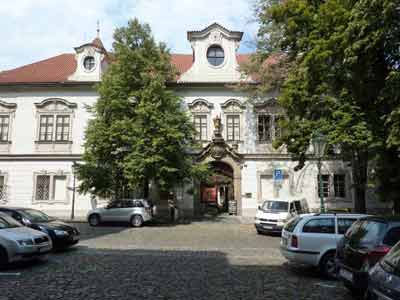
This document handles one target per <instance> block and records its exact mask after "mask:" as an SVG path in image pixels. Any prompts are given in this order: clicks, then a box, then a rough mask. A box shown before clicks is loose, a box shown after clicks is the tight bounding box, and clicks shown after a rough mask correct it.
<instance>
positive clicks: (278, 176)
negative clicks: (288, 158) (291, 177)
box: [274, 169, 283, 181]
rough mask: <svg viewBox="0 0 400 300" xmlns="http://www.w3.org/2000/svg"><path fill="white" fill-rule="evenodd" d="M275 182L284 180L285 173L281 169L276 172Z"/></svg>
mask: <svg viewBox="0 0 400 300" xmlns="http://www.w3.org/2000/svg"><path fill="white" fill-rule="evenodd" d="M274 180H275V181H282V180H283V171H282V170H281V169H275V170H274Z"/></svg>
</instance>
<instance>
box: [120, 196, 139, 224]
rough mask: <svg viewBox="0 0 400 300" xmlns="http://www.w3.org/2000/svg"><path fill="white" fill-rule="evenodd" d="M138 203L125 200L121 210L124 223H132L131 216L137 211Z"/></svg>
mask: <svg viewBox="0 0 400 300" xmlns="http://www.w3.org/2000/svg"><path fill="white" fill-rule="evenodd" d="M135 206H136V201H135V200H125V201H124V202H123V203H122V208H121V210H120V212H121V214H120V218H121V221H123V222H130V220H131V215H132V212H133V210H134V209H135Z"/></svg>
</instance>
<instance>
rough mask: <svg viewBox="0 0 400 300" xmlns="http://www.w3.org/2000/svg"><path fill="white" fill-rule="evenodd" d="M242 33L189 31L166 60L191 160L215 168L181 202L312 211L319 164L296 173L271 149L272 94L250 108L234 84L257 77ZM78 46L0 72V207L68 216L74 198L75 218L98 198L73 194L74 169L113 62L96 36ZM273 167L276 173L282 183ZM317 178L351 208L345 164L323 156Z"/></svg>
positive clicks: (247, 211)
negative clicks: (268, 202)
mask: <svg viewBox="0 0 400 300" xmlns="http://www.w3.org/2000/svg"><path fill="white" fill-rule="evenodd" d="M242 35H243V33H242V32H238V31H230V30H228V29H226V28H224V27H223V26H221V25H219V24H217V23H214V24H212V25H210V26H208V27H207V28H205V29H203V30H201V31H189V32H188V33H187V39H188V42H189V43H190V44H191V47H192V49H193V53H192V54H172V56H171V60H172V63H173V64H174V65H175V66H176V67H177V69H178V70H179V71H180V76H179V78H177V79H176V81H175V82H170V83H169V87H170V88H171V89H173V90H174V91H175V92H176V93H178V94H179V95H180V96H181V97H182V99H183V102H184V109H186V110H187V111H188V113H190V115H191V118H192V119H193V123H194V125H195V128H196V130H197V136H196V138H197V139H198V141H199V142H200V143H201V145H202V146H203V147H202V148H199V149H198V152H196V153H195V158H196V160H197V161H198V162H207V163H210V165H211V166H212V168H213V169H214V171H215V174H214V176H212V178H211V180H210V181H209V182H207V183H200V184H198V186H197V184H196V186H194V187H192V188H190V187H182V188H180V189H178V191H177V192H176V197H177V202H178V207H180V208H181V209H182V212H183V213H184V214H186V215H191V214H194V213H196V212H199V211H204V209H205V208H206V207H207V206H209V205H218V206H219V207H220V209H221V210H223V211H228V212H230V213H232V214H237V215H240V216H254V215H255V212H256V209H257V207H258V205H259V204H260V203H261V201H262V200H263V199H305V200H306V201H307V203H308V206H309V208H310V209H315V210H318V209H319V198H318V184H317V165H316V162H315V161H308V162H306V165H305V166H304V167H303V168H302V169H301V170H299V171H295V170H294V167H295V166H296V164H297V163H296V162H294V161H292V159H291V157H290V155H289V154H288V153H287V152H286V151H285V148H284V147H281V148H280V149H274V148H273V147H272V142H273V140H274V139H275V138H276V137H279V135H280V134H281V132H280V128H279V126H278V122H277V121H278V120H279V118H282V117H284V112H283V111H282V109H281V108H280V107H279V106H278V105H277V103H276V99H275V97H276V95H274V94H270V95H266V96H265V99H264V101H262V102H257V104H251V102H249V101H248V95H247V94H246V93H245V92H243V91H238V90H236V89H234V88H233V87H232V85H234V84H236V83H238V82H240V81H242V80H245V81H253V80H252V78H243V75H242V74H241V73H240V71H239V66H240V64H241V63H243V62H245V61H247V59H248V58H249V55H244V54H237V49H238V47H239V45H240V42H241V39H242ZM74 50H75V51H74V53H69V54H61V55H57V56H54V57H51V58H49V59H46V60H43V61H39V62H35V63H32V64H30V65H26V66H22V67H19V68H16V69H13V70H8V71H3V72H0V205H10V206H23V207H33V208H37V209H41V210H44V211H46V212H47V213H49V214H52V215H59V216H68V215H69V214H70V211H71V208H72V203H73V202H75V214H76V215H81V216H84V215H85V214H86V212H87V211H88V210H89V209H91V208H93V207H94V206H96V205H101V204H102V203H101V201H95V200H94V199H93V197H91V196H90V195H81V194H79V193H78V192H74V186H75V187H76V186H77V185H78V182H76V183H74V182H75V180H74V179H75V178H74V171H73V165H74V163H76V162H78V163H79V161H80V160H81V155H82V153H83V143H84V131H85V126H86V124H87V121H88V119H89V118H90V117H91V115H90V113H89V112H88V111H87V106H90V105H93V104H94V103H95V101H96V99H97V97H98V95H97V93H96V91H95V89H94V84H95V83H96V82H99V81H100V80H101V76H102V73H103V72H104V71H105V70H106V69H107V65H108V64H109V63H110V62H111V61H110V58H109V54H108V53H107V51H106V49H105V48H104V46H103V44H102V42H101V40H100V39H99V38H98V37H97V38H96V39H94V40H93V41H92V42H91V43H87V44H84V45H81V46H79V47H76V48H74ZM276 170H279V173H280V174H282V177H281V178H280V180H279V181H278V180H276V178H275V177H274V174H275V171H276ZM322 174H323V175H322V181H323V184H322V189H323V194H324V197H325V201H326V204H327V206H328V207H331V208H341V207H342V208H352V207H353V200H352V199H353V197H352V190H351V173H350V169H349V168H348V166H347V165H346V163H344V162H342V161H340V160H335V159H331V160H326V161H324V162H323V167H322ZM73 200H74V201H73ZM160 205H161V206H162V205H163V203H160Z"/></svg>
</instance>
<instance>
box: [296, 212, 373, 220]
mask: <svg viewBox="0 0 400 300" xmlns="http://www.w3.org/2000/svg"><path fill="white" fill-rule="evenodd" d="M334 216H336V217H339V218H357V219H364V218H367V217H369V215H366V214H353V213H309V214H301V215H300V217H305V218H313V217H334Z"/></svg>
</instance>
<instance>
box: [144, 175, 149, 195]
mask: <svg viewBox="0 0 400 300" xmlns="http://www.w3.org/2000/svg"><path fill="white" fill-rule="evenodd" d="M143 198H144V199H148V198H149V180H147V179H145V180H144V182H143Z"/></svg>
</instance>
